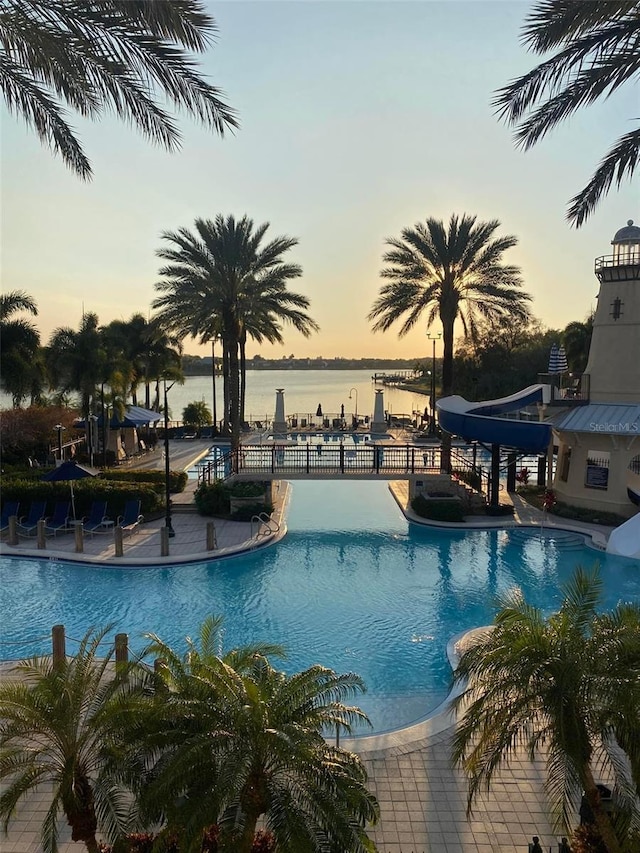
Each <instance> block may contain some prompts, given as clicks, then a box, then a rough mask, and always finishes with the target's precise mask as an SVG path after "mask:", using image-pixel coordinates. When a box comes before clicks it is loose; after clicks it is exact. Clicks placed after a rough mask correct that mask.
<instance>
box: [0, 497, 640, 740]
mask: <svg viewBox="0 0 640 853" xmlns="http://www.w3.org/2000/svg"><path fill="white" fill-rule="evenodd" d="M288 527H289V532H288V535H287V536H286V537H285V538H284V539H283V540H282V541H281V542H280V543H278V544H277V545H275V546H272V547H269V548H265V549H262V550H260V551H258V552H254V553H251V554H247V555H243V556H239V557H234V558H230V559H227V560H218V561H213V562H210V563H197V564H189V565H178V566H170V567H166V566H162V567H148V568H147V567H145V568H137V567H112V566H100V567H96V566H87V565H78V564H70V563H64V562H59V561H56V560H27V559H20V558H14V557H12V558H3V559H2V560H0V589H2V596H1V602H2V629H1V634H0V658H2V659H5V660H6V659H11V658H13V659H15V658H20V657H24V656H27V655H29V654H33V653H45V652H49V651H50V643H49V640H48V635H49V633H50V629H51V626H52V625H54V624H56V623H62V624H64V625H65V626H66V629H67V634H68V636H69V637H72V638H78V637H80V636H82V634H83V633H84V632H85V631H86V630H87V629H88V628H89V627H90V626H102V625H104V624H105V623H107V622H113V623H115V628H114V631H113V633H116V632H117V631H125V632H127V633H128V634H129V636H130V643H131V646H132V648H133V649H134V650H135V649H140V648H141V647H142V645H143V643H144V641H143V640H142V638H141V635H142V633H143V632H145V631H153V632H155V633H158V634H159V635H160V636H161V637H162V638H163V639H165V640H167V641H169V642H170V643H172V644H175V645H176V646H178V647H180V648H182V641H183V638H184V637H185V636H186V635H192V636H193V635H194V634H196V632H197V629H198V626H199V624H200V622H201V621H202V619H203V618H204V617H205V616H206V615H207V614H209V613H215V614H222V615H224V617H225V626H226V631H225V646H226V647H227V648H230V647H232V646H235V645H241V644H243V643H247V642H254V641H268V642H277V643H282V644H284V645H285V646H286V648H287V650H288V653H289V656H288V659H287V660H286V661H284V662H283V667H284V668H286V669H288V670H297V669H301V668H303V667H306V666H309V665H310V664H312V663H316V662H319V663H322V664H324V665H326V666H330V667H332V668H333V669H336V670H337V671H339V672H346V671H350V670H351V671H355V672H357V673H359V674H360V675H361V676H362V677H363V678H364V680H365V682H366V684H367V686H368V693H367V694H366V695H364V696H363V697H360V698H359V699H358V703H359V704H360V705H361V706H362V707H364V708H365V710H366V711H367V713H368V714H369V716H370V717H371V720H372V722H373V725H374V730H375V731H384V730H387V729H392V728H398V727H400V726H405V725H408V724H409V723H411V722H415V721H417V720H419V719H421V718H423V717H425V716H426V715H427V714H428V713H429V712H430V711H431V710H433V708H435V707H436V706H437V705H438V704H439V703H440V702H441V701H442V699H443V698H444V697H445V696H446V694H447V691H448V684H449V677H450V669H449V665H448V663H447V658H446V644H447V641H448V640H449V639H450V638H451V637H452V636H453V635H455V634H457V633H459V632H460V631H463V630H466V629H468V628H472V627H475V626H477V625H484V624H487V623H489V622H491V621H492V619H493V615H494V613H495V599H496V595H497V594H499V593H501V592H504V591H505V590H507V589H509V588H511V587H513V586H519V587H521V588H522V589H523V591H524V593H525V595H526V597H527V599H528V600H529V601H530V602H532V603H533V604H535V605H537V606H540V607H541V608H542V609H543V610H544V611H545V612H550V611H552V610H553V609H555V608H556V607H557V606H558V604H559V602H560V598H561V596H560V591H559V585H560V584H561V583H562V582H564V581H565V580H566V579H567V578H568V577H569V576H570V574H571V572H572V569H573V568H574V566H575V565H576V564H577V563H581V564H582V565H585V566H591V565H593V563H594V562H596V561H599V562H600V564H601V567H602V576H603V579H604V588H605V599H604V606H605V607H611V606H614V605H615V604H616V603H617V602H618V601H630V600H635V601H639V600H640V569H639V568H638V563H637V562H634V561H631V560H624V559H622V558H613V557H610V556H607V555H604V554H600V553H598V552H597V551H594V550H593V549H591V548H589V547H587V546H586V545H585V544H584V542H583V540H582V538H581V537H578V536H575V535H573V534H566V533H562V532H556V533H544V534H542V535H541V534H540V532H539V531H525V530H524V529H513V530H502V531H495V530H494V531H479V530H469V531H458V530H456V531H441V530H435V529H430V528H424V527H417V526H414V525H408V524H407V522H406V521H405V519H404V517H403V516H402V514H401V513H400V512H399V510H398V508H397V506H396V504H395V501H394V500H393V498H392V497H391V495H390V493H389V491H388V489H387V487H386V485H385V484H380V483H373V482H356V483H345V482H342V481H341V482H323V483H317V482H316V483H298V482H297V483H295V484H294V485H293V494H292V501H291V505H290V511H289V518H288ZM39 638H43V639H39ZM74 648H75V643H73V642H71V641H69V650H73V649H74Z"/></svg>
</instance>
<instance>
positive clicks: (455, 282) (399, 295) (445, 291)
mask: <svg viewBox="0 0 640 853" xmlns="http://www.w3.org/2000/svg"><path fill="white" fill-rule="evenodd" d="M476 220H477V218H476V217H475V216H468V215H467V214H463V215H462V216H461V217H458V216H456V215H452V216H451V219H450V220H449V225H448V227H445V225H444V223H443V222H442V220H439V219H431V218H430V219H427V221H426V222H425V223H422V222H418V223H416V225H415V226H414V227H413V228H405V229H403V231H402V235H401V238H400V239H397V238H393V237H392V238H389V239H388V240H387V244H388V245H389V246H391V248H390V249H389V250H388V251H387V252H385V254H384V255H383V260H384V262H385V263H386V264H387V266H386V267H385V268H384V269H383V270H382V272H381V273H380V275H381V276H382V278H384V279H386V280H387V283H386V284H384V285H383V286H382V288H381V289H380V295H379V296H378V298H377V299H376V301H375V302H374V304H373V308H372V309H371V311H370V312H369V320H370V321H374V324H373V329H374V331H382V332H386V331H387V330H388V329H390V328H391V326H393V324H394V323H396V322H399V321H401V325H400V331H399V333H398V334H399V337H403V336H404V335H406V334H407V332H409V331H411V329H413V328H414V326H415V325H416V324H417V323H418V322H419V321H420V320H421V319H423V318H424V319H425V320H426V326H427V331H428V330H429V329H431V328H432V327H433V326H434V324H435V323H436V321H438V320H439V321H440V323H442V342H443V356H442V396H443V397H447V396H449V395H450V394H452V393H453V345H454V326H455V323H456V321H457V320H459V321H460V323H461V325H462V331H463V334H464V336H465V337H470V338H474V337H475V333H476V327H477V324H478V321H479V320H500V319H501V318H505V317H510V318H511V321H512V322H513V323H521V324H525V325H526V324H528V322H529V320H530V315H529V309H528V302H529V301H530V299H531V297H530V296H529V294H527V293H523V292H522V291H521V289H520V288H521V287H522V280H521V278H520V270H519V268H518V267H516V266H508V265H505V264H503V263H502V255H503V254H504V252H505V251H506V250H507V249H510V248H511V247H512V246H515V245H516V243H517V239H516V237H513V236H511V235H508V236H506V237H497V238H495V237H494V234H495V232H496V230H497V229H498V227H499V226H500V223H499V222H498V220H497V219H494V220H491V221H489V222H477V221H476ZM448 446H449V439H448V437H447V436H445V441H444V442H443V453H444V457H445V459H444V463H443V464H444V465H445V467H448V462H447V458H446V457H447V449H448Z"/></svg>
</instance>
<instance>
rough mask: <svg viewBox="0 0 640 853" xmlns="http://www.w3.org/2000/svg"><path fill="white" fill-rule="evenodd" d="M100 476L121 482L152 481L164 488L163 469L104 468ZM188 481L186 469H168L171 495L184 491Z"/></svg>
mask: <svg viewBox="0 0 640 853" xmlns="http://www.w3.org/2000/svg"><path fill="white" fill-rule="evenodd" d="M102 477H103V478H104V479H107V480H117V481H118V482H121V483H153V484H154V485H161V486H162V488H163V489H164V486H165V479H164V471H145V470H139V469H138V470H135V471H126V470H123V469H121V468H105V470H104V471H103V472H102ZM188 481H189V477H188V475H187V472H186V471H169V491H170V492H171V494H172V495H175V494H177V493H178V492H184V490H185V487H186V485H187V483H188Z"/></svg>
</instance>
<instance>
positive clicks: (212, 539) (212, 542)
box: [207, 521, 218, 551]
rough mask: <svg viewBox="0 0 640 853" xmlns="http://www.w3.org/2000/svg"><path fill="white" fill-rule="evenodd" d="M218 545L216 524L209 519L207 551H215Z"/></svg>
mask: <svg viewBox="0 0 640 853" xmlns="http://www.w3.org/2000/svg"><path fill="white" fill-rule="evenodd" d="M217 547H218V543H217V541H216V528H215V524H214V523H213V521H207V551H213V549H214V548H217Z"/></svg>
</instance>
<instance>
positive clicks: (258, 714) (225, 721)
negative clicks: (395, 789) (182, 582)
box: [132, 618, 378, 853]
mask: <svg viewBox="0 0 640 853" xmlns="http://www.w3.org/2000/svg"><path fill="white" fill-rule="evenodd" d="M220 626H221V622H220V620H219V619H215V618H210V619H208V620H206V621H205V622H204V624H203V626H202V628H201V629H200V638H199V640H200V642H199V647H198V645H197V644H196V643H194V642H192V641H191V640H187V653H186V654H185V655H184V656H180V655H179V654H178V653H177V652H176V651H174V650H173V649H172V648H171V647H169V646H167V645H166V644H165V643H164V642H162V640H160V639H159V638H158V637H156V636H155V635H149V636H150V639H151V640H152V643H151V646H150V648H149V649H148V650H147V651H148V652H151V653H153V654H155V655H157V656H158V658H159V659H160V660H161V661H162V664H163V665H162V666H161V667H160V669H159V670H158V672H159V678H160V679H161V686H159V688H158V689H159V693H160V702H159V703H158V706H157V712H158V716H156V717H155V719H154V720H153V721H152V722H151V723H150V722H149V720H148V719H146V720H142V721H141V722H140V731H139V734H140V737H141V740H142V741H143V742H146V743H147V745H148V748H149V749H150V751H151V752H152V753H153V754H160V759H159V761H158V762H157V763H156V764H155V765H154V766H153V767H152V769H151V773H150V776H149V780H148V784H147V785H146V786H145V787H144V789H143V791H142V792H141V798H140V802H141V808H142V813H143V814H145V815H146V817H147V819H150V820H151V821H153V822H157V821H159V820H164V821H166V822H167V824H168V826H170V827H174V828H178V829H179V832H180V837H181V839H184V841H185V846H186V849H187V850H196V849H197V850H199V849H200V846H199V845H200V842H201V838H202V831H203V830H204V828H206V827H207V826H209V825H210V824H211V823H212V822H216V823H218V825H219V827H220V830H221V850H229V851H234V853H245V851H250V850H251V845H252V842H253V838H254V835H255V831H256V823H257V821H258V819H259V818H260V817H261V816H262V817H263V820H264V824H265V826H266V828H267V829H268V830H269V831H271V832H272V833H273V834H274V836H275V838H276V843H277V847H278V850H281V851H283V853H302V851H320V850H329V849H331V850H334V849H335V850H340V851H342V853H350V851H368V850H373V849H374V847H373V844H372V842H371V841H370V840H369V839H368V837H367V835H366V831H365V825H366V823H367V821H371V822H375V820H376V819H377V817H378V805H377V802H376V800H375V798H374V797H373V796H372V795H371V794H370V793H369V792H368V791H367V790H366V787H365V782H366V773H365V771H364V768H363V766H362V764H361V762H360V760H359V759H358V757H357V756H355V755H353V754H351V753H348V752H345V751H344V750H341V749H339V748H337V747H333V746H330V745H328V743H327V742H326V741H325V739H324V737H323V736H322V732H323V730H325V729H327V728H328V729H329V730H331V729H332V728H333V729H335V727H336V725H337V724H339V725H340V726H342V728H343V729H345V730H347V731H350V730H351V726H352V724H353V723H355V722H356V721H366V717H365V715H364V714H363V712H362V711H360V709H358V708H354V707H350V706H347V705H344V704H343V699H344V698H346V697H348V696H352V695H353V694H354V693H356V692H358V691H360V690H362V689H363V685H362V681H361V679H360V678H358V677H357V676H355V675H352V674H348V675H337V674H336V673H335V672H333V671H332V670H329V669H325V668H324V667H321V666H313V667H310V668H309V669H307V670H305V671H303V672H300V673H297V674H295V675H292V676H288V675H285V673H283V672H280V671H278V670H276V669H274V668H273V667H272V665H271V663H270V661H269V657H270V656H271V657H273V656H281V654H282V650H281V649H280V647H278V646H269V645H258V646H248V647H245V648H239V649H235V650H232V651H230V652H226V653H223V652H222V650H221V634H220ZM132 734H133V736H134V740H135V737H136V735H137V733H136V732H135V731H134V732H132Z"/></svg>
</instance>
